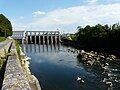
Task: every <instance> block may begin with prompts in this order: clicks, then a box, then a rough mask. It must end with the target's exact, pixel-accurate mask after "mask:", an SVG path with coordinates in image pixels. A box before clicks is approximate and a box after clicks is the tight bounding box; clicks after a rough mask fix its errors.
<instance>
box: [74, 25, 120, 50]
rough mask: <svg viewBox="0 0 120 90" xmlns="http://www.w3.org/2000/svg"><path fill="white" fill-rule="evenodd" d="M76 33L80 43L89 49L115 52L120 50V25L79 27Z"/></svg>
mask: <svg viewBox="0 0 120 90" xmlns="http://www.w3.org/2000/svg"><path fill="white" fill-rule="evenodd" d="M77 29H78V32H77V33H76V36H77V41H78V43H82V44H83V45H85V46H86V47H88V48H94V49H106V50H115V49H118V48H120V44H119V42H120V39H119V38H120V25H119V23H116V24H113V25H111V26H109V25H101V24H97V25H95V26H90V25H87V26H86V27H84V28H83V27H81V26H78V28H77Z"/></svg>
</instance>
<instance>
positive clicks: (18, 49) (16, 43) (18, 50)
mask: <svg viewBox="0 0 120 90" xmlns="http://www.w3.org/2000/svg"><path fill="white" fill-rule="evenodd" d="M14 43H15V47H16V50H17V53H18V58H19V60H20V63H21V65H22V59H21V55H20V48H19V44H18V42H17V40H14Z"/></svg>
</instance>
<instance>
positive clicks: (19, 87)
mask: <svg viewBox="0 0 120 90" xmlns="http://www.w3.org/2000/svg"><path fill="white" fill-rule="evenodd" d="M10 52H12V53H14V55H13V56H9V57H8V61H7V65H6V69H5V74H4V80H3V84H2V90H32V89H31V87H30V85H29V82H28V80H27V78H26V77H25V74H24V72H23V70H22V67H21V65H20V61H19V59H18V55H17V51H16V48H15V44H14V43H13V44H12V46H11V50H10Z"/></svg>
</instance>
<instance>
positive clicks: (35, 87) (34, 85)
mask: <svg viewBox="0 0 120 90" xmlns="http://www.w3.org/2000/svg"><path fill="white" fill-rule="evenodd" d="M20 55H21V58H22V65H23V67H22V69H23V72H24V74H25V76H26V78H27V80H28V82H29V84H30V87H31V89H32V90H41V86H40V83H39V81H38V79H37V78H36V77H35V76H34V75H32V73H31V71H30V68H29V67H30V62H29V60H30V59H31V58H30V57H28V56H26V54H25V53H23V51H22V48H21V47H20Z"/></svg>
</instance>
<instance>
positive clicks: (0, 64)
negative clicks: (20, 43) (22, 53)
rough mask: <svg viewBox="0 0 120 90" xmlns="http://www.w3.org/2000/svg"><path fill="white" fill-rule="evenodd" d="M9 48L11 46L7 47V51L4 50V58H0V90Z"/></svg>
mask: <svg viewBox="0 0 120 90" xmlns="http://www.w3.org/2000/svg"><path fill="white" fill-rule="evenodd" d="M10 48H11V45H10V47H9V49H8V50H7V51H8V52H7V51H6V49H4V54H5V56H4V57H0V89H1V87H2V82H3V78H4V73H5V67H6V63H7V59H8V56H10V55H11V54H10Z"/></svg>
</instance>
